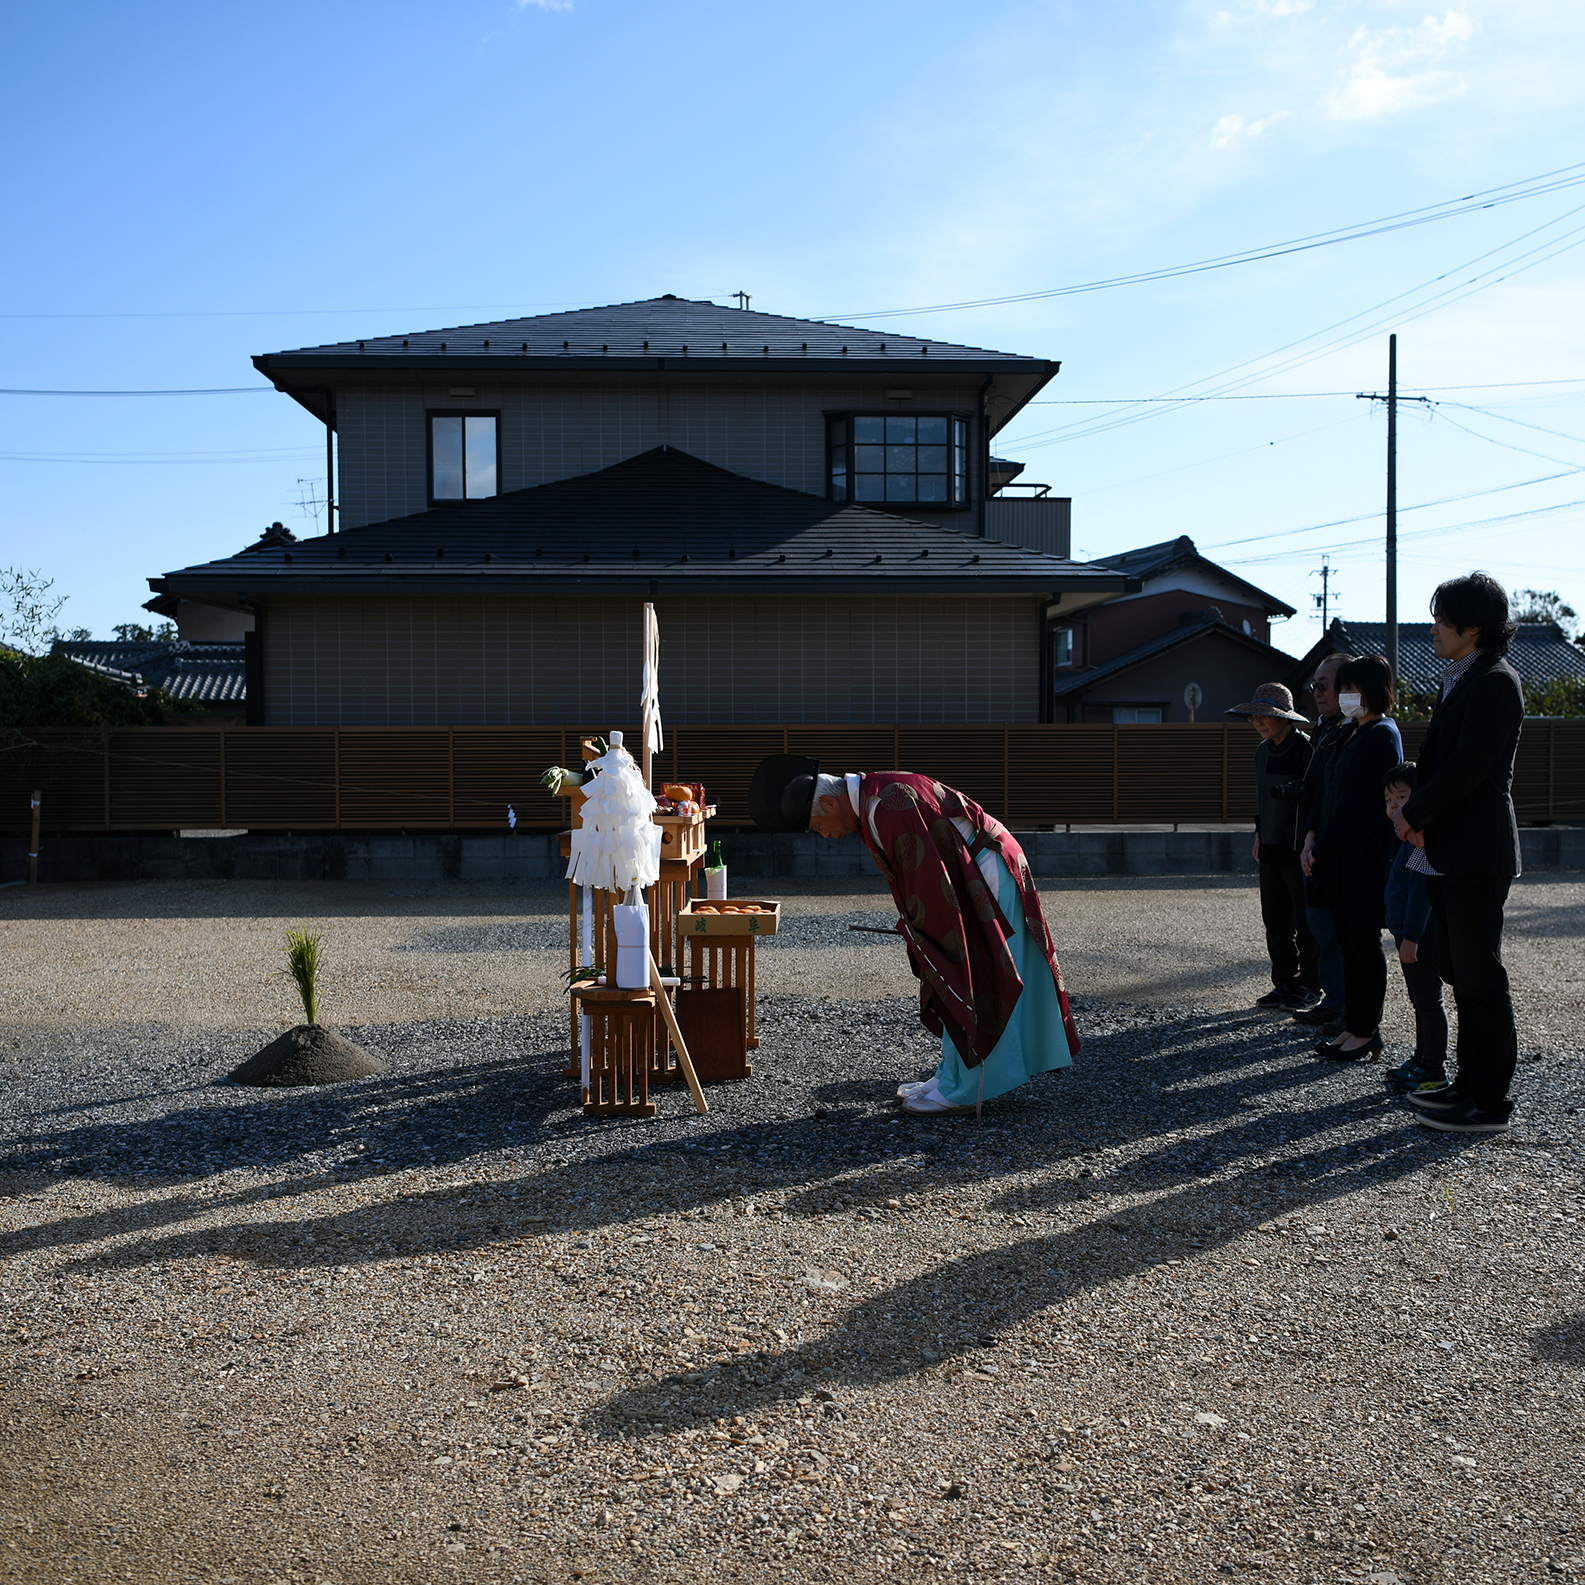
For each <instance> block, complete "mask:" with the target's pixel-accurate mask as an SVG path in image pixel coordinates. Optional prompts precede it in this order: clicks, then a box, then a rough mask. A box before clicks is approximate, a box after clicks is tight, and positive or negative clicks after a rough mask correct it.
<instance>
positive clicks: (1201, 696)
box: [1051, 534, 1294, 724]
mask: <svg viewBox="0 0 1585 1585" xmlns="http://www.w3.org/2000/svg"><path fill="white" fill-rule="evenodd" d="M1106 565H1107V566H1108V567H1111V568H1113V569H1114V570H1115V571H1117V572H1120V573H1122V574H1123V575H1124V576H1125V577H1126V578H1128V579H1129V580H1130V582H1131V584H1132V588H1131V589H1129V590H1127V591H1125V592H1123V593H1121V594H1119V595H1116V596H1114V597H1113V598H1112V599H1110V600H1108V601H1107V602H1106V603H1105V604H1104V605H1096V606H1094V607H1091V608H1089V609H1087V610H1084V611H1081V612H1076V613H1075V614H1074V615H1073V617H1072V618H1071V619H1069V618H1067V617H1066V616H1064V615H1062V614H1061V613H1058V616H1057V618H1056V619H1054V620H1053V622H1052V628H1051V646H1052V660H1051V675H1052V693H1053V697H1054V701H1055V712H1054V719H1056V720H1059V721H1063V720H1066V721H1090V722H1104V721H1113V722H1123V723H1136V724H1137V723H1140V722H1155V721H1188V720H1193V719H1197V720H1200V721H1219V720H1221V718H1222V712H1223V711H1225V710H1227V709H1228V708H1229V707H1230V706H1232V705H1235V704H1238V703H1239V702H1240V701H1242V700H1244V699H1247V698H1249V696H1250V694H1251V693H1252V692H1253V691H1254V690H1255V688H1256V687H1257V686H1258V685H1259V684H1260V683H1262V682H1278V681H1280V680H1281V679H1282V678H1284V677H1285V676H1287V675H1288V673H1289V672H1290V671H1291V670H1292V669H1293V665H1294V661H1293V657H1292V656H1291V655H1286V654H1284V653H1283V652H1282V651H1281V650H1279V649H1276V648H1274V647H1273V646H1272V643H1271V624H1272V621H1273V619H1276V620H1283V621H1285V620H1286V619H1287V618H1289V617H1291V616H1292V615H1293V614H1294V611H1293V607H1292V606H1291V605H1288V604H1287V603H1286V602H1285V601H1282V600H1279V599H1278V598H1277V597H1276V596H1275V595H1274V594H1268V593H1267V592H1266V591H1265V590H1264V589H1259V588H1256V586H1255V585H1254V584H1252V583H1247V582H1245V580H1244V579H1242V578H1240V577H1239V576H1238V575H1237V574H1236V573H1232V572H1229V571H1228V570H1227V568H1225V567H1221V566H1218V565H1217V564H1216V563H1215V562H1214V561H1211V560H1209V559H1208V558H1207V557H1205V556H1202V555H1201V554H1200V552H1199V551H1198V550H1197V549H1196V548H1195V544H1194V541H1193V540H1192V539H1190V538H1189V537H1188V535H1186V534H1184V535H1180V536H1179V537H1178V538H1177V539H1170V540H1166V541H1164V542H1163V543H1161V544H1159V545H1146V546H1143V547H1142V548H1141V549H1139V550H1129V551H1124V552H1122V553H1121V554H1120V555H1116V556H1108V557H1107V558H1106ZM1196 698H1197V699H1198V703H1195V704H1191V702H1190V701H1191V699H1196Z"/></svg>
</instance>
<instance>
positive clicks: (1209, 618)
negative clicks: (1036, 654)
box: [1052, 606, 1294, 699]
mask: <svg viewBox="0 0 1585 1585" xmlns="http://www.w3.org/2000/svg"><path fill="white" fill-rule="evenodd" d="M1207 633H1217V634H1220V635H1221V636H1223V637H1225V638H1228V639H1230V640H1232V641H1234V642H1235V643H1238V644H1241V645H1243V646H1244V647H1245V648H1246V649H1248V650H1250V651H1251V652H1252V653H1255V654H1259V655H1262V656H1270V657H1271V662H1272V668H1271V669H1272V672H1273V674H1274V675H1275V674H1277V673H1279V672H1280V671H1281V670H1282V669H1283V668H1284V667H1291V666H1292V665H1293V664H1294V660H1293V656H1291V655H1285V654H1283V652H1282V651H1281V650H1280V649H1275V648H1273V647H1272V646H1271V645H1270V644H1265V643H1262V642H1261V640H1260V639H1258V638H1253V637H1251V636H1250V635H1249V634H1248V633H1245V632H1242V631H1241V630H1240V629H1238V628H1236V627H1233V626H1231V625H1229V624H1228V623H1227V622H1225V621H1223V620H1222V613H1221V612H1220V611H1218V610H1217V609H1216V607H1215V606H1210V607H1209V608H1207V609H1206V610H1204V611H1202V612H1200V613H1199V615H1198V616H1196V617H1194V618H1193V619H1191V620H1187V621H1184V622H1183V623H1181V624H1180V625H1179V626H1178V627H1175V628H1173V629H1172V630H1171V631H1170V632H1167V633H1161V634H1158V635H1157V636H1156V637H1155V638H1151V639H1146V641H1145V642H1144V643H1143V644H1136V645H1135V646H1134V647H1133V648H1132V649H1129V650H1124V651H1123V653H1122V654H1121V655H1114V656H1113V657H1112V659H1111V660H1109V661H1107V662H1106V663H1105V664H1104V665H1102V666H1091V667H1089V668H1087V669H1086V670H1082V671H1075V672H1069V671H1060V672H1058V673H1057V678H1056V683H1055V685H1054V686H1053V688H1052V692H1053V693H1054V694H1055V695H1056V697H1057V698H1059V699H1077V698H1080V697H1082V696H1083V695H1084V694H1086V693H1088V692H1089V691H1090V689H1091V688H1093V687H1094V686H1095V685H1096V684H1097V683H1102V682H1107V681H1110V680H1111V679H1112V678H1113V677H1116V676H1118V675H1120V674H1121V673H1123V672H1125V671H1129V670H1132V668H1133V667H1135V666H1137V665H1139V663H1140V662H1141V661H1146V660H1153V659H1155V657H1156V656H1158V655H1165V654H1166V653H1167V652H1168V651H1169V650H1173V649H1176V648H1178V646H1179V645H1181V644H1187V643H1189V642H1191V641H1192V640H1193V639H1197V638H1203V637H1204V636H1205V635H1206V634H1207Z"/></svg>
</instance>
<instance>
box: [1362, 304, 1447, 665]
mask: <svg viewBox="0 0 1585 1585" xmlns="http://www.w3.org/2000/svg"><path fill="white" fill-rule="evenodd" d="M1355 394H1356V396H1357V397H1358V399H1359V400H1360V401H1365V402H1381V401H1385V402H1386V404H1387V644H1386V649H1387V664H1388V665H1389V666H1391V667H1392V678H1393V682H1394V683H1396V682H1397V680H1398V400H1399V398H1398V337H1397V335H1396V334H1394V335H1391V336H1388V338H1387V394H1386V396H1385V397H1383V396H1382V395H1381V393H1380V392H1379V391H1359V392H1356V393H1355ZM1404 400H1405V401H1409V402H1420V403H1423V404H1424V405H1425V406H1427V407H1429V406H1430V405H1431V401H1430V398H1429V397H1426V396H1410V397H1405V398H1404Z"/></svg>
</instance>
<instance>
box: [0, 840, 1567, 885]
mask: <svg viewBox="0 0 1585 1585" xmlns="http://www.w3.org/2000/svg"><path fill="white" fill-rule="evenodd" d="M1520 838H1521V841H1522V843H1523V847H1524V863H1525V869H1526V871H1527V872H1531V873H1534V872H1538V871H1544V870H1581V869H1585V827H1581V826H1551V827H1547V828H1544V829H1539V828H1538V829H1534V830H1530V829H1527V830H1524V831H1522V832H1521V833H1520ZM1018 840H1019V841H1020V842H1021V843H1022V844H1023V847H1024V851H1025V853H1027V854H1028V855H1029V862H1030V864H1031V866H1032V867H1033V869H1034V871H1035V874H1037V875H1050V876H1059V875H1072V876H1081V875H1214V874H1226V873H1232V872H1236V871H1240V870H1242V871H1246V872H1248V871H1253V869H1254V862H1253V860H1252V859H1251V858H1250V856H1249V850H1250V833H1249V832H1248V831H1246V830H1215V831H1073V832H1052V831H1028V832H1021V833H1019V834H1018ZM721 847H722V853H723V855H724V857H725V858H726V862H727V867H728V870H729V871H730V873H731V875H732V876H733V877H734V889H735V890H740V887H738V885H737V883H738V882H743V881H754V882H756V883H759V882H768V881H775V880H778V879H796V880H847V879H860V878H863V879H876V878H878V877H876V873H875V866H874V864H873V863H872V862H871V860H870V857H869V855H868V854H867V853H866V852H865V851H864V848H863V846H862V845H861V844H860V843H859V841H858V839H857V838H856V837H850V838H848V839H846V840H844V841H840V842H826V841H823V840H822V839H821V838H819V837H816V836H776V835H771V834H768V833H767V834H765V835H756V834H753V833H746V834H742V835H737V836H724V837H722V838H721ZM565 872H566V861H565V860H564V859H563V858H562V857H561V856H560V851H559V844H558V842H557V839H556V838H555V837H554V836H546V835H544V834H543V833H540V832H523V833H520V834H519V833H512V834H509V835H507V834H503V835H500V836H460V835H454V834H445V833H439V834H429V835H420V836H403V837H398V836H387V835H383V834H381V835H372V836H360V835H356V834H348V833H340V832H325V833H306V834H299V835H293V836H286V835H284V834H277V833H270V832H258V833H254V832H242V833H239V834H237V835H234V836H216V837H151V836H107V837H58V838H55V839H53V840H51V839H46V840H45V841H44V842H43V843H42V844H41V849H40V857H39V879H40V880H41V881H77V882H81V881H165V880H280V881H490V882H495V883H498V884H503V885H535V886H538V885H551V884H554V883H555V882H557V881H559V880H560V879H561V878H562V876H563V875H564V874H565ZM26 874H27V844H26V842H24V841H22V840H20V839H17V838H6V839H0V881H14V880H19V879H21V878H22V877H23V876H25V875H26Z"/></svg>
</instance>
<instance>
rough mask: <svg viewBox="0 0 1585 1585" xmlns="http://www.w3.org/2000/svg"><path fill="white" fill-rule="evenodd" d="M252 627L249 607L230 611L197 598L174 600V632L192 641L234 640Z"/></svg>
mask: <svg viewBox="0 0 1585 1585" xmlns="http://www.w3.org/2000/svg"><path fill="white" fill-rule="evenodd" d="M252 631H253V613H252V612H251V611H229V610H226V609H225V608H223V607H221V606H218V605H203V604H201V603H200V602H199V601H197V600H178V601H177V602H176V636H177V637H178V638H185V639H188V640H190V641H191V642H192V643H195V644H236V643H240V642H241V640H242V637H243V635H244V634H246V633H251V632H252Z"/></svg>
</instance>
